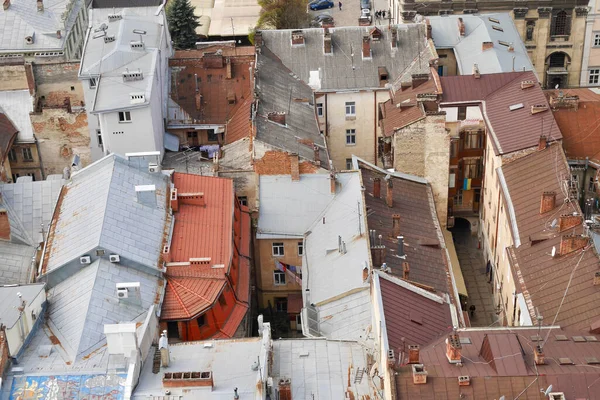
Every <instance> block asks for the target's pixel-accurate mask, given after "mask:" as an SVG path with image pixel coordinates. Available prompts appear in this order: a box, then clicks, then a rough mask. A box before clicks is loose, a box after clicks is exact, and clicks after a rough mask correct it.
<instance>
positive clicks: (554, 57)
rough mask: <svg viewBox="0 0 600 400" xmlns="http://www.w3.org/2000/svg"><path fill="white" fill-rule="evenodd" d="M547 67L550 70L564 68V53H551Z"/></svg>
mask: <svg viewBox="0 0 600 400" xmlns="http://www.w3.org/2000/svg"><path fill="white" fill-rule="evenodd" d="M549 66H550V68H565V53H552V54H551V55H550V62H549Z"/></svg>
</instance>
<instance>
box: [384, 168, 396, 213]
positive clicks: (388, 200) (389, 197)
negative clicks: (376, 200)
mask: <svg viewBox="0 0 600 400" xmlns="http://www.w3.org/2000/svg"><path fill="white" fill-rule="evenodd" d="M385 180H386V184H387V185H386V187H387V190H386V192H385V203H386V204H387V206H388V207H390V208H392V207H394V197H393V192H392V189H393V187H394V184H393V183H392V178H391V177H390V176H389V175H388V176H386V177H385Z"/></svg>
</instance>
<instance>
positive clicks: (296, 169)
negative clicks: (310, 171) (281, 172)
mask: <svg viewBox="0 0 600 400" xmlns="http://www.w3.org/2000/svg"><path fill="white" fill-rule="evenodd" d="M298 163H299V160H298V154H290V170H291V175H292V181H296V182H297V181H299V180H300V166H299V165H298Z"/></svg>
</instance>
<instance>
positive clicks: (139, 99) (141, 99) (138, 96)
mask: <svg viewBox="0 0 600 400" xmlns="http://www.w3.org/2000/svg"><path fill="white" fill-rule="evenodd" d="M129 102H130V103H131V104H141V103H145V102H146V95H145V94H144V93H131V94H130V95H129Z"/></svg>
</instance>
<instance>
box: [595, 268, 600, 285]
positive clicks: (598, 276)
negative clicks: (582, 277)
mask: <svg viewBox="0 0 600 400" xmlns="http://www.w3.org/2000/svg"><path fill="white" fill-rule="evenodd" d="M598 285H600V271H598V272H596V273H595V274H594V286H598Z"/></svg>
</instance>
